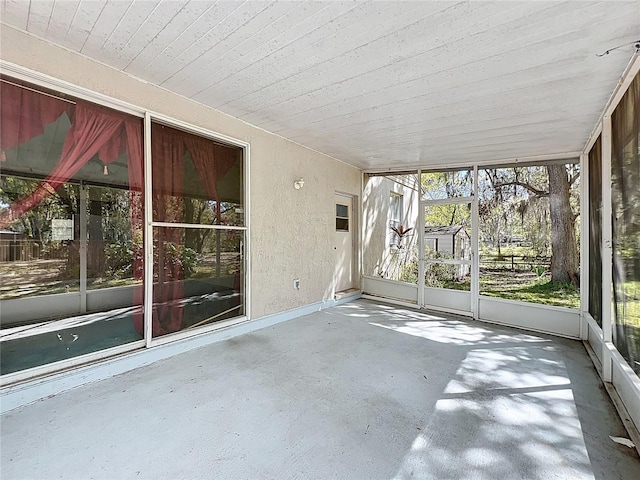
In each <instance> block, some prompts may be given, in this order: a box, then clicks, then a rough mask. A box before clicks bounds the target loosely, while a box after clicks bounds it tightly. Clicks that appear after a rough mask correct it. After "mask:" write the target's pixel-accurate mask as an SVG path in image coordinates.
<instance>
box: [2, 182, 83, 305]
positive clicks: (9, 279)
mask: <svg viewBox="0 0 640 480" xmlns="http://www.w3.org/2000/svg"><path fill="white" fill-rule="evenodd" d="M38 183H39V182H38V181H36V180H31V179H26V178H21V177H17V176H13V175H6V174H2V175H0V207H2V206H3V204H4V205H7V206H8V204H9V203H10V202H11V201H12V199H17V198H20V197H21V196H23V195H25V193H26V192H32V191H35V189H36V188H37V186H38ZM79 204H80V195H79V188H78V185H71V184H64V185H63V186H62V187H60V189H58V191H57V192H56V193H55V194H54V195H50V196H48V197H47V198H45V199H44V200H43V201H42V202H40V203H39V204H38V205H37V206H35V207H34V208H32V209H31V210H30V211H29V212H26V213H24V214H23V215H22V216H21V217H20V218H19V219H18V220H17V221H14V222H11V223H9V224H8V225H7V226H6V227H5V228H4V229H2V230H0V278H2V282H0V300H8V299H17V298H25V297H34V296H39V295H47V294H53V293H68V292H77V291H78V290H79V288H80V215H79V208H80V207H79ZM54 225H55V226H58V225H60V226H62V227H65V226H66V227H67V228H66V229H64V230H62V229H60V228H59V229H58V231H57V232H54V231H53V227H54ZM56 233H57V235H56Z"/></svg>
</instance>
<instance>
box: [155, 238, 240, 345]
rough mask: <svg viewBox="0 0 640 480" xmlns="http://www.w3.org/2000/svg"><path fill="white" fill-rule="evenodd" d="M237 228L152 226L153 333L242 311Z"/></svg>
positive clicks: (196, 324) (220, 318)
mask: <svg viewBox="0 0 640 480" xmlns="http://www.w3.org/2000/svg"><path fill="white" fill-rule="evenodd" d="M243 242H244V232H243V231H241V230H214V229H207V228H173V227H171V228H166V227H158V228H154V262H153V264H154V265H153V275H154V280H153V282H154V283H153V327H152V329H153V335H154V336H161V335H165V334H168V333H173V332H177V331H180V330H184V329H189V328H195V327H198V326H202V325H208V324H210V323H213V322H217V321H220V320H224V319H227V318H232V317H237V316H239V315H242V314H243V313H244V310H243V296H244V292H243V288H244V271H243V261H242V245H243Z"/></svg>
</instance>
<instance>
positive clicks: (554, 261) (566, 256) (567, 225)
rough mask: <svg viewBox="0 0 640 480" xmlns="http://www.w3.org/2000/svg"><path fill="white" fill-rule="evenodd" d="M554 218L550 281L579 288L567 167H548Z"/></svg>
mask: <svg viewBox="0 0 640 480" xmlns="http://www.w3.org/2000/svg"><path fill="white" fill-rule="evenodd" d="M547 173H548V175H549V213H550V217H551V281H552V282H553V283H569V282H571V283H572V284H574V285H576V286H578V283H579V281H578V278H579V277H578V274H579V261H578V243H577V241H576V229H575V217H574V215H573V212H572V210H571V203H570V201H569V199H570V196H569V187H570V185H569V179H568V177H567V169H566V168H565V166H564V165H549V166H547Z"/></svg>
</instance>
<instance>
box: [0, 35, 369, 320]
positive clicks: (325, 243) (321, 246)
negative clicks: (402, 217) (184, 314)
mask: <svg viewBox="0 0 640 480" xmlns="http://www.w3.org/2000/svg"><path fill="white" fill-rule="evenodd" d="M0 34H1V46H2V48H1V49H0V58H1V59H2V60H4V61H6V62H10V63H12V64H15V65H20V66H22V67H25V68H28V69H30V70H33V71H35V72H38V73H42V74H45V75H49V76H51V77H54V78H56V79H58V80H63V81H66V82H69V83H71V84H73V85H75V86H79V87H83V88H86V89H88V90H91V91H93V92H97V93H100V94H103V95H107V96H109V97H111V98H114V99H117V100H121V101H124V102H127V103H130V104H131V105H134V106H136V107H140V108H143V109H145V110H149V111H152V112H155V113H159V114H162V115H166V116H169V117H172V118H175V119H177V120H180V121H183V122H187V123H189V124H192V125H195V126H198V127H201V128H205V129H208V130H212V131H214V132H218V133H222V134H224V135H227V136H230V137H233V138H236V139H238V140H242V141H245V142H249V143H250V144H251V167H250V168H251V170H250V171H251V175H250V182H251V186H250V188H251V197H250V206H251V249H252V250H251V262H252V268H251V273H252V281H251V295H252V297H251V309H252V317H253V318H257V317H261V316H264V315H268V314H272V313H277V312H279V311H283V310H288V309H291V308H295V307H299V306H302V305H307V304H310V303H314V302H317V301H320V300H323V299H327V298H330V297H331V296H332V295H333V276H334V269H335V265H334V254H333V252H334V250H333V238H334V229H335V224H334V223H335V219H334V203H333V198H334V192H335V191H341V192H345V193H349V194H352V195H358V196H359V195H360V185H361V182H360V179H361V172H360V170H358V169H357V168H354V167H351V166H349V165H346V164H344V163H342V162H340V161H337V160H335V159H333V158H331V157H328V156H326V155H322V154H320V153H318V152H315V151H313V150H310V149H308V148H305V147H303V146H301V145H298V144H296V143H294V142H291V141H288V140H286V139H283V138H281V137H278V136H277V135H273V134H271V133H268V132H266V131H264V130H261V129H259V128H256V127H253V126H251V125H249V124H247V123H245V122H242V121H240V120H238V119H236V118H234V117H231V116H229V115H225V114H223V113H221V112H219V111H216V110H213V109H210V108H208V107H205V106H203V105H201V104H198V103H196V102H193V101H191V100H188V99H186V98H184V97H181V96H179V95H175V94H172V93H169V92H167V91H166V90H164V89H162V88H160V87H156V86H153V85H150V84H148V83H145V82H142V81H140V80H137V79H135V78H132V77H130V76H128V75H126V74H123V73H121V72H119V71H117V70H114V69H112V68H110V67H107V66H105V65H102V64H100V63H97V62H95V61H93V60H90V59H88V58H85V57H83V56H80V55H78V54H75V53H73V52H70V51H68V50H66V49H63V48H61V47H58V46H55V45H52V44H50V43H47V42H44V41H42V40H40V39H38V38H36V37H33V36H31V35H28V34H25V33H23V32H20V31H18V30H15V29H13V28H11V27H7V26H5V25H2V28H0ZM299 177H304V179H305V185H304V188H303V189H302V190H295V189H294V188H293V181H294V179H296V178H299ZM294 278H300V282H301V286H300V290H294V288H293V279H294Z"/></svg>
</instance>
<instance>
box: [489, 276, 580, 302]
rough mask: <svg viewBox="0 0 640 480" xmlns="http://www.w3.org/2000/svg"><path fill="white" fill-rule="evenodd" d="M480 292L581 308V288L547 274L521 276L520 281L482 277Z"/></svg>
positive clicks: (521, 300) (512, 298)
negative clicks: (552, 278)
mask: <svg viewBox="0 0 640 480" xmlns="http://www.w3.org/2000/svg"><path fill="white" fill-rule="evenodd" d="M480 294H481V295H487V296H490V297H497V298H505V299H508V300H516V301H519V302H529V303H538V304H542V305H555V306H558V307H567V308H580V290H579V289H578V288H576V287H575V286H573V285H571V284H557V283H552V282H551V281H550V280H549V278H548V277H547V276H542V277H539V278H535V277H534V278H528V279H525V278H521V279H520V280H519V281H512V282H509V281H504V278H502V279H501V281H495V279H494V278H492V277H487V276H481V277H480Z"/></svg>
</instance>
